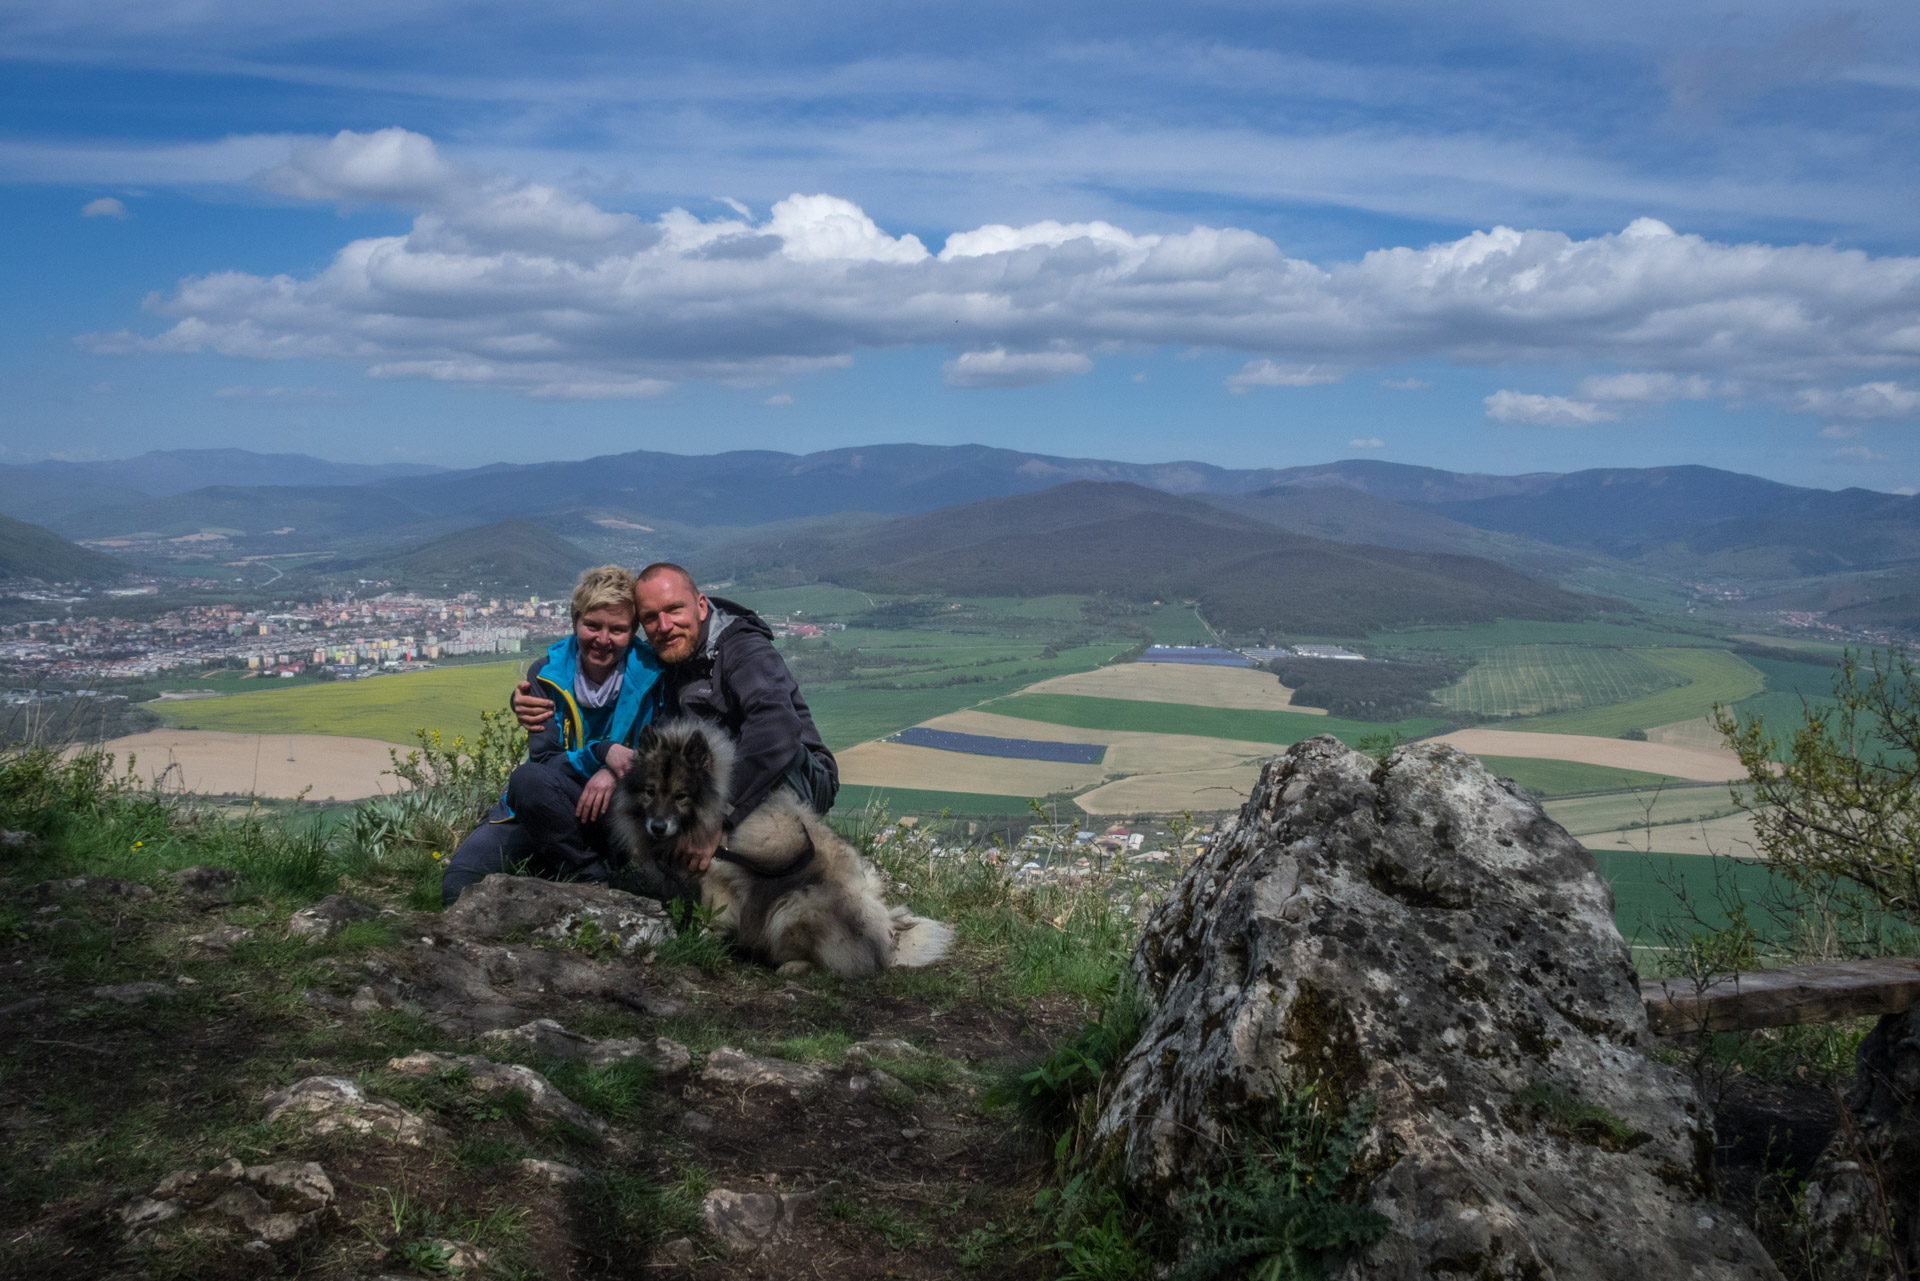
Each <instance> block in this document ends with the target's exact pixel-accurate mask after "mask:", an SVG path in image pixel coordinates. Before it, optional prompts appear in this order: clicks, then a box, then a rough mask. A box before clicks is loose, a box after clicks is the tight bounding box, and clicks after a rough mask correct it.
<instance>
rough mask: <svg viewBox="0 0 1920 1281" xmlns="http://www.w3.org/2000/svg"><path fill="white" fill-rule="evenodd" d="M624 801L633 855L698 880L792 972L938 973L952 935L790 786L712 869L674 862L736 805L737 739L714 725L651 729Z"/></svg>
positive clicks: (618, 814)
mask: <svg viewBox="0 0 1920 1281" xmlns="http://www.w3.org/2000/svg"><path fill="white" fill-rule="evenodd" d="M636 750H637V752H638V755H637V756H636V757H635V759H634V762H633V764H632V766H631V767H630V768H629V769H628V770H627V772H626V775H625V777H623V778H622V779H621V780H620V786H619V788H618V789H617V790H616V791H615V793H614V799H613V804H612V806H611V809H610V813H611V815H612V822H613V830H614V832H615V834H616V835H617V836H618V838H619V839H620V840H621V841H622V842H623V843H624V844H625V845H626V847H627V849H628V850H630V851H631V852H632V854H633V857H634V858H635V859H649V860H651V861H653V863H654V864H655V865H656V866H658V867H659V868H660V869H661V871H663V872H665V873H666V874H667V875H668V876H669V877H673V876H675V875H678V876H679V877H681V878H682V879H687V878H690V879H691V880H692V881H696V882H697V883H698V895H699V899H700V903H701V905H702V906H704V907H706V908H708V909H710V910H711V911H713V912H714V913H715V915H714V918H713V924H714V926H715V928H717V929H719V930H720V931H722V932H723V933H725V934H726V935H728V936H729V937H730V938H731V939H732V941H733V943H734V945H735V946H736V947H738V948H740V949H741V950H742V951H744V952H746V953H747V954H748V955H749V956H752V957H753V958H755V959H756V960H760V961H764V962H766V963H767V964H769V965H773V966H777V967H778V968H779V970H780V972H781V973H782V974H805V973H807V972H808V971H810V970H814V969H821V970H826V971H827V972H828V973H830V974H843V975H857V974H874V973H878V972H879V971H881V970H884V969H886V968H887V967H888V966H890V965H905V966H921V965H931V964H933V963H934V962H935V961H937V960H939V959H940V958H941V957H943V956H945V955H946V954H947V949H948V947H949V946H951V944H952V942H953V930H952V929H951V928H950V927H948V926H946V925H943V924H941V923H940V922H939V921H930V920H927V919H926V918H924V917H919V916H914V915H913V914H912V913H910V912H908V911H907V909H906V908H904V907H892V908H890V907H888V906H887V903H886V899H885V897H884V893H885V889H886V884H885V881H884V879H883V878H882V877H881V875H880V872H879V871H878V869H876V868H875V867H874V866H873V864H872V863H870V862H868V861H867V860H866V859H865V858H862V857H861V855H860V851H858V850H856V849H854V848H853V846H851V845H849V844H848V843H847V842H846V841H844V840H842V839H841V838H840V837H839V836H838V835H836V834H835V833H834V831H833V829H832V828H830V827H828V826H827V825H826V823H825V822H824V821H823V820H822V819H821V818H820V816H819V815H818V814H815V813H814V812H813V810H812V809H810V808H809V807H808V806H807V805H805V804H804V803H803V802H801V800H800V798H799V797H797V796H795V795H794V794H793V792H792V791H791V790H789V789H787V788H784V787H783V788H780V789H779V790H777V791H775V792H774V793H773V794H772V795H771V796H769V797H768V798H767V799H766V800H765V801H763V802H762V803H761V804H760V805H759V807H757V808H756V809H755V810H754V811H753V812H752V813H751V814H749V815H747V817H746V818H745V819H744V820H743V821H742V822H741V823H740V824H739V826H737V827H736V828H734V830H733V833H732V834H731V836H729V837H728V839H727V844H726V845H725V846H724V847H722V849H721V850H720V852H719V853H718V854H716V855H715V856H714V860H713V863H712V865H711V866H710V867H708V868H707V870H706V871H705V872H704V873H696V874H689V873H685V872H681V871H679V870H678V869H677V868H675V867H674V865H673V864H672V862H671V860H670V855H671V853H672V850H673V847H674V844H675V842H676V841H677V840H678V839H679V837H680V835H681V834H682V833H683V832H714V831H718V830H719V828H720V824H721V820H722V819H723V818H725V817H726V814H727V811H728V809H729V802H728V797H727V780H728V779H729V777H730V776H731V775H732V772H733V742H732V740H730V739H729V738H728V737H727V735H726V733H725V731H723V730H722V729H721V728H720V727H719V726H717V725H714V724H712V723H710V722H708V721H703V720H698V719H693V718H686V719H681V720H674V721H667V722H665V723H663V724H659V725H652V726H649V727H648V728H647V729H646V730H645V731H643V732H642V734H641V736H640V742H639V743H638V744H637V747H636Z"/></svg>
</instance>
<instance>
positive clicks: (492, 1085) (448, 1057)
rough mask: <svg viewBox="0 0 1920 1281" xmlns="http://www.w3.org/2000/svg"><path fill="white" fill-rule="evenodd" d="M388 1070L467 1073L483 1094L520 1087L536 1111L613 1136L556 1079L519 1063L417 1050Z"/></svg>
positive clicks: (394, 1061)
mask: <svg viewBox="0 0 1920 1281" xmlns="http://www.w3.org/2000/svg"><path fill="white" fill-rule="evenodd" d="M387 1070H388V1071H389V1072H398V1073H399V1074H400V1075H402V1076H443V1075H448V1074H451V1073H456V1072H458V1073H464V1074H465V1076H466V1082H467V1085H468V1086H469V1087H470V1088H472V1089H475V1090H478V1091H479V1092H481V1093H482V1094H505V1093H507V1092H508V1091H510V1090H519V1091H520V1092H521V1093H523V1094H525V1095H526V1097H527V1102H528V1104H529V1106H530V1107H531V1108H532V1110H533V1111H535V1112H538V1113H540V1114H542V1115H544V1116H546V1117H549V1118H551V1119H553V1120H558V1121H565V1122H567V1123H569V1124H571V1125H575V1126H578V1127H579V1128H580V1129H582V1130H585V1131H586V1132H587V1133H589V1134H591V1135H593V1136H594V1137H595V1138H598V1139H600V1140H601V1141H602V1142H607V1141H610V1140H611V1139H612V1137H613V1133H612V1131H611V1130H610V1129H608V1127H607V1123H606V1122H605V1121H602V1120H601V1119H600V1118H599V1117H597V1116H595V1115H594V1114H593V1113H591V1112H589V1111H587V1110H586V1109H585V1108H583V1107H581V1106H580V1105H579V1104H578V1103H575V1102H574V1101H573V1100H572V1099H570V1098H568V1097H567V1096H566V1095H564V1094H562V1093H561V1092H560V1091H559V1090H557V1089H555V1088H554V1085H553V1082H551V1081H549V1080H547V1078H546V1077H544V1076H542V1075H541V1074H540V1073H538V1072H536V1071H534V1070H533V1069H532V1068H530V1067H522V1066H520V1065H519V1064H518V1063H495V1062H494V1061H493V1060H492V1059H487V1058H482V1057H481V1056H480V1055H478V1054H436V1053H434V1052H433V1051H431V1050H415V1051H414V1052H413V1053H412V1054H409V1055H407V1056H405V1057H404V1058H398V1059H390V1060H388V1062H387Z"/></svg>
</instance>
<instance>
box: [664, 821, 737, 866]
mask: <svg viewBox="0 0 1920 1281" xmlns="http://www.w3.org/2000/svg"><path fill="white" fill-rule="evenodd" d="M725 835H726V834H725V833H724V832H721V831H719V830H717V829H716V830H714V831H712V832H683V833H681V835H680V844H679V846H678V847H677V849H676V851H675V852H676V853H677V854H678V855H679V858H680V865H681V866H682V867H684V868H686V869H687V870H688V871H690V872H704V871H706V870H707V865H708V864H710V863H712V862H713V856H714V854H715V853H716V852H717V851H718V850H719V849H720V841H721V838H722V837H723V836H725Z"/></svg>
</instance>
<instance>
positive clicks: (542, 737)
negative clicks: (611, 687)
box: [527, 636, 661, 783]
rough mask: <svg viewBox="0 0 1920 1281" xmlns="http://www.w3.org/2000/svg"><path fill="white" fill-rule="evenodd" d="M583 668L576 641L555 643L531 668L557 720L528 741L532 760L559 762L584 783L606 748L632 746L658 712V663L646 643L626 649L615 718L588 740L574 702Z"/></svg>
mask: <svg viewBox="0 0 1920 1281" xmlns="http://www.w3.org/2000/svg"><path fill="white" fill-rule="evenodd" d="M579 670H580V643H579V642H578V641H576V640H575V639H574V638H573V637H571V636H568V637H565V638H564V639H561V640H558V641H555V642H554V643H553V645H552V646H551V647H549V648H548V650H547V656H546V657H545V658H543V659H540V660H539V661H538V662H536V663H534V665H533V666H532V667H531V668H529V669H528V670H527V679H528V680H529V681H531V682H533V685H534V692H535V693H537V694H539V695H541V696H542V697H545V698H550V699H552V700H553V706H554V716H553V719H552V720H550V721H548V722H547V728H546V729H544V730H542V731H541V732H540V733H538V734H531V735H529V736H528V738H527V756H528V759H530V760H532V761H534V762H536V763H540V764H544V763H545V762H547V761H550V760H553V759H554V758H556V757H559V758H561V759H562V760H563V761H564V763H565V765H566V767H567V768H568V769H570V770H571V771H573V774H574V777H576V778H578V779H579V780H580V781H581V782H583V783H584V782H586V781H587V780H588V779H590V778H592V777H593V776H594V775H595V774H597V773H599V772H600V769H601V767H602V766H604V765H605V764H606V763H607V748H608V747H610V746H612V745H613V744H615V743H623V744H625V745H626V746H628V747H632V746H633V744H634V740H635V739H636V738H638V737H639V734H640V729H641V727H642V726H644V725H645V724H646V723H647V722H648V721H650V720H652V719H653V717H654V713H655V712H657V711H658V710H659V708H660V693H661V686H660V660H659V659H657V658H655V657H654V656H653V651H652V650H651V649H648V648H647V647H646V645H644V644H639V643H636V644H633V645H630V646H628V647H627V658H626V666H625V667H624V669H623V671H622V680H621V682H620V694H619V696H618V697H617V698H615V699H614V700H613V708H612V717H611V719H610V720H608V722H607V724H606V727H605V729H604V730H603V731H601V732H600V733H599V734H597V735H594V736H592V737H589V731H588V721H589V719H591V720H596V721H597V720H599V719H600V717H597V716H595V717H591V718H590V717H588V716H587V715H585V714H584V713H583V709H582V708H581V707H580V706H579V705H578V704H577V703H576V702H574V698H573V678H574V674H575V673H576V672H578V671H579Z"/></svg>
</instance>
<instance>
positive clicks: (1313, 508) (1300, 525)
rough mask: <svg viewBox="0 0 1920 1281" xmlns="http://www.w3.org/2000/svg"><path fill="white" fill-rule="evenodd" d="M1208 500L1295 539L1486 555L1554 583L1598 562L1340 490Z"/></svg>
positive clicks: (1285, 490) (1278, 489)
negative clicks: (1288, 532)
mask: <svg viewBox="0 0 1920 1281" xmlns="http://www.w3.org/2000/svg"><path fill="white" fill-rule="evenodd" d="M1206 501H1207V502H1208V503H1210V504H1212V505H1213V506H1215V507H1219V508H1222V509H1224V510H1226V511H1230V512H1237V513H1239V514H1240V515H1242V516H1251V517H1253V518H1254V519H1255V520H1259V521H1264V522H1266V523H1267V524H1270V525H1277V526H1279V527H1280V528H1281V529H1286V530H1291V531H1293V532H1294V533H1296V534H1307V535H1310V536H1312V537H1314V538H1325V539H1330V540H1332V541H1333V542H1337V543H1373V544H1375V545H1377V546H1381V547H1397V548H1399V549H1400V550H1402V551H1409V552H1433V553H1437V554H1440V555H1451V556H1484V557H1486V558H1488V559H1489V560H1497V561H1499V562H1500V563H1501V564H1503V565H1510V566H1512V567H1514V568H1515V569H1518V570H1521V571H1522V572H1523V573H1528V574H1538V575H1546V576H1548V577H1555V576H1559V575H1564V574H1570V573H1573V572H1575V571H1577V570H1579V569H1580V568H1582V567H1583V566H1586V565H1589V564H1592V563H1593V562H1594V560H1595V559H1596V557H1595V556H1593V555H1590V554H1583V553H1580V552H1573V551H1569V550H1567V549H1565V548H1561V547H1555V546H1553V545H1552V544H1550V543H1544V542H1541V541H1539V540H1538V539H1533V538H1527V537H1524V536H1522V535H1518V534H1505V533H1499V532H1496V531H1492V530H1485V529H1476V528H1475V527H1474V526H1472V525H1469V524H1466V523H1464V522H1462V521H1457V520H1452V519H1449V518H1448V517H1446V516H1442V515H1439V514H1438V513H1436V512H1434V511H1433V510H1431V509H1429V508H1426V507H1418V506H1409V505H1407V504H1405V503H1400V502H1393V501H1390V500H1388V499H1385V498H1379V497H1376V496H1374V495H1373V494H1372V493H1369V492H1368V491H1366V490H1361V489H1345V488H1341V487H1338V486H1333V485H1326V486H1314V487H1307V488H1296V487H1294V486H1292V485H1276V486H1274V487H1273V488H1271V489H1260V490H1255V491H1254V492H1253V493H1250V494H1209V495H1207V496H1206Z"/></svg>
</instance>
